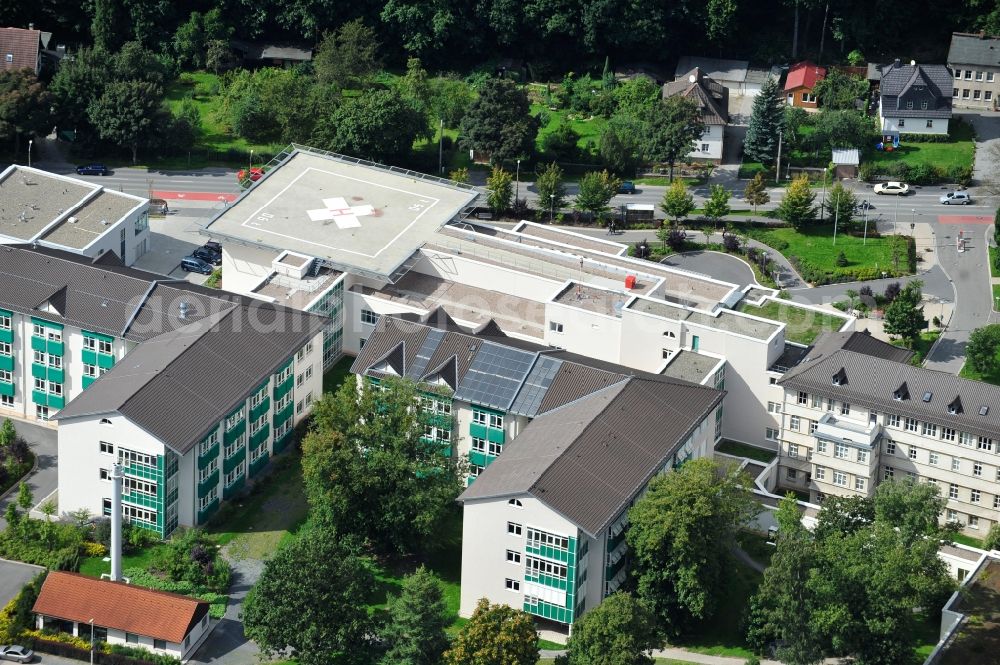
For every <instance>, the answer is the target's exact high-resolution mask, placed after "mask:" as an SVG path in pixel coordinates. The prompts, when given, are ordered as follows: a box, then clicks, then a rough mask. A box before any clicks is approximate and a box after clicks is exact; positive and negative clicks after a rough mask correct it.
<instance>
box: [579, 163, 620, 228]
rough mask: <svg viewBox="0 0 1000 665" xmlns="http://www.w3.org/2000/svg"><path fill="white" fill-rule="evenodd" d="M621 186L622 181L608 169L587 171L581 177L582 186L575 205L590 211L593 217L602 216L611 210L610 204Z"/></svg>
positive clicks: (581, 209) (583, 210)
mask: <svg viewBox="0 0 1000 665" xmlns="http://www.w3.org/2000/svg"><path fill="white" fill-rule="evenodd" d="M621 186H622V181H621V180H619V179H618V178H616V177H615V176H613V175H611V173H610V172H609V171H607V170H604V171H590V172H589V173H585V174H584V175H583V177H582V178H580V188H579V190H578V192H577V195H576V199H574V201H573V207H574V208H575V209H576V210H579V211H581V212H586V213H590V214H591V215H592V216H593V217H596V218H601V217H603V216H604V215H605V213H607V212H608V210H610V207H609V206H608V204H609V203H610V202H611V199H612V198H613V197H614V195H615V194H617V193H618V188H619V187H621Z"/></svg>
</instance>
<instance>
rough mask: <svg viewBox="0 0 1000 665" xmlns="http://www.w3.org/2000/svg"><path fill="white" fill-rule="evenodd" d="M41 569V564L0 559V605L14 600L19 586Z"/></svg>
mask: <svg viewBox="0 0 1000 665" xmlns="http://www.w3.org/2000/svg"><path fill="white" fill-rule="evenodd" d="M43 570H45V569H44V568H42V567H41V566H32V565H29V564H26V563H19V562H16V561H7V560H6V559H0V607H3V606H5V605H6V604H7V603H9V602H10V601H12V600H14V596H16V595H17V594H18V592H20V591H21V588H22V587H23V586H24V585H25V584H27V583H28V582H30V581H31V580H33V579H35V575H38V573H40V572H42V571H43Z"/></svg>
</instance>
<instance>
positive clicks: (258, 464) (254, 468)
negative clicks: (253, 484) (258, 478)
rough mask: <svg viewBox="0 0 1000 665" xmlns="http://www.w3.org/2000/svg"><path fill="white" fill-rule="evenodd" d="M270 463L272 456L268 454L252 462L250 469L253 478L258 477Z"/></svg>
mask: <svg viewBox="0 0 1000 665" xmlns="http://www.w3.org/2000/svg"><path fill="white" fill-rule="evenodd" d="M269 461H271V456H270V455H269V454H268V453H264V454H263V455H261V456H260V457H258V458H257V459H256V460H254V461H253V462H250V467H249V469H250V475H251V476H255V475H257V474H258V473H259V472H260V470H261V469H263V468H264V467H265V466H267V463H268V462H269Z"/></svg>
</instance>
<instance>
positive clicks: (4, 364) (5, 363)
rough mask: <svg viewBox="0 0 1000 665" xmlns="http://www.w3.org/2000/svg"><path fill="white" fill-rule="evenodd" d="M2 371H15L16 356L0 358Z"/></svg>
mask: <svg viewBox="0 0 1000 665" xmlns="http://www.w3.org/2000/svg"><path fill="white" fill-rule="evenodd" d="M0 369H5V370H7V371H8V372H13V371H14V356H0Z"/></svg>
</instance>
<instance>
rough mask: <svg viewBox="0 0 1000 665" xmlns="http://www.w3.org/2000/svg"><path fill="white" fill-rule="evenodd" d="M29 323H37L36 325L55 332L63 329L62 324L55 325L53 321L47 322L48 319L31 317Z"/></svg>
mask: <svg viewBox="0 0 1000 665" xmlns="http://www.w3.org/2000/svg"><path fill="white" fill-rule="evenodd" d="M31 322H32V323H37V324H38V325H40V326H44V327H46V328H53V329H55V330H62V329H63V324H61V323H56V322H54V321H49V320H48V319H39V318H37V317H34V316H33V317H31Z"/></svg>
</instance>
